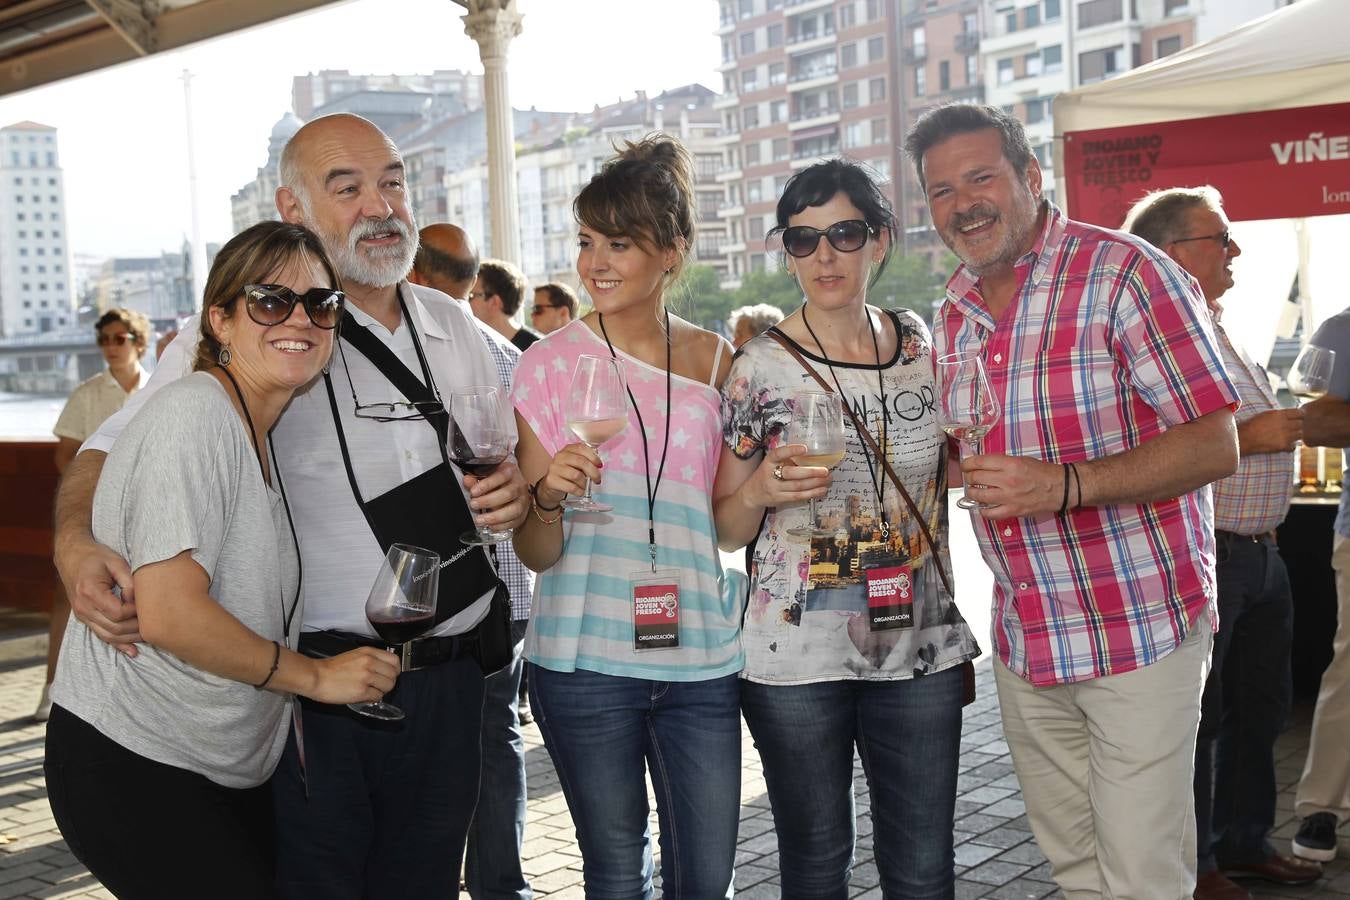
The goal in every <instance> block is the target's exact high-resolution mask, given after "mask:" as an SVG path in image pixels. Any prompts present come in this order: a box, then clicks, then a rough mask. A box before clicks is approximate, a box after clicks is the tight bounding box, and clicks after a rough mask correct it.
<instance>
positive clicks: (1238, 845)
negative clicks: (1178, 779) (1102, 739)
mask: <svg viewBox="0 0 1350 900" xmlns="http://www.w3.org/2000/svg"><path fill="white" fill-rule="evenodd" d="M1125 228H1126V230H1128V231H1129V232H1130V233H1131V234H1135V235H1138V236H1139V237H1141V238H1143V239H1144V240H1146V241H1148V242H1149V243H1150V244H1152V245H1153V246H1155V247H1157V248H1159V249H1160V250H1163V251H1164V252H1166V253H1167V255H1168V256H1170V257H1171V258H1172V259H1174V260H1176V262H1177V264H1178V265H1180V266H1181V267H1182V268H1183V269H1185V270H1186V271H1187V272H1189V273H1190V274H1191V275H1192V276H1194V277H1195V279H1196V281H1197V282H1198V283H1199V285H1200V289H1201V290H1202V291H1203V292H1204V295H1205V302H1206V303H1207V304H1208V305H1209V309H1210V312H1211V313H1212V314H1213V317H1214V333H1215V337H1217V338H1218V341H1219V348H1220V350H1221V352H1222V353H1223V361H1224V368H1225V369H1227V371H1228V377H1229V378H1231V379H1232V380H1233V383H1234V384H1235V385H1236V386H1237V389H1238V394H1239V396H1240V398H1241V402H1242V405H1241V407H1239V409H1238V412H1237V423H1238V426H1237V429H1238V450H1239V452H1240V454H1241V459H1240V460H1239V461H1238V470H1237V472H1236V473H1234V474H1233V475H1230V476H1229V477H1227V478H1225V479H1223V480H1222V481H1216V482H1215V483H1214V538H1215V544H1216V551H1217V554H1218V563H1217V569H1218V586H1219V630H1218V632H1216V634H1215V636H1214V654H1213V657H1212V662H1211V668H1210V673H1209V679H1208V680H1207V681H1206V682H1205V691H1204V694H1203V696H1202V698H1201V703H1200V732H1199V737H1198V739H1197V740H1196V744H1195V824H1196V845H1197V846H1196V857H1197V861H1198V864H1199V879H1198V883H1197V885H1196V889H1195V897H1196V898H1197V900H1230V898H1231V900H1242V898H1248V897H1250V896H1251V894H1249V893H1247V891H1246V890H1245V889H1244V888H1242V887H1241V886H1239V885H1238V884H1236V883H1234V882H1233V881H1231V880H1230V879H1229V878H1228V876H1230V875H1231V876H1233V877H1234V878H1238V877H1242V878H1261V879H1264V880H1266V881H1273V882H1276V883H1278V884H1305V883H1307V882H1309V881H1316V880H1317V879H1318V878H1319V877H1320V876H1321V874H1322V867H1321V866H1320V865H1319V864H1317V863H1315V862H1307V861H1304V860H1301V859H1295V858H1293V857H1290V856H1285V855H1283V854H1281V853H1278V852H1276V850H1275V848H1274V847H1273V846H1272V845H1271V843H1270V842H1269V841H1268V840H1267V839H1266V835H1267V834H1269V832H1270V829H1271V828H1272V827H1273V826H1274V824H1275V739H1276V738H1277V737H1279V734H1280V729H1281V728H1282V727H1283V725H1284V721H1285V717H1286V716H1287V715H1288V713H1289V702H1290V696H1291V694H1292V691H1293V686H1292V678H1291V674H1290V669H1289V653H1290V647H1291V645H1292V644H1293V639H1294V598H1293V593H1292V591H1291V590H1290V587H1289V573H1288V572H1287V571H1286V570H1285V567H1284V560H1282V559H1281V558H1280V553H1279V550H1278V549H1277V548H1276V546H1275V527H1276V526H1277V525H1279V524H1280V523H1281V522H1283V521H1284V517H1285V514H1286V513H1288V511H1289V497H1290V494H1291V492H1292V490H1293V486H1294V454H1293V450H1294V446H1295V445H1296V444H1297V443H1298V441H1299V439H1300V438H1301V437H1302V436H1303V411H1302V410H1300V409H1298V408H1297V407H1295V408H1293V409H1284V408H1282V407H1281V406H1280V405H1279V403H1278V401H1276V399H1275V392H1274V391H1273V390H1271V387H1270V381H1269V379H1268V378H1266V372H1265V370H1264V369H1263V368H1261V367H1260V366H1259V365H1257V364H1256V363H1254V362H1252V361H1251V360H1250V359H1249V358H1248V357H1247V355H1246V354H1245V353H1243V352H1242V351H1241V350H1239V349H1238V348H1237V347H1235V346H1233V343H1232V342H1231V341H1230V340H1229V339H1228V335H1227V334H1226V333H1225V332H1224V330H1223V326H1222V325H1221V324H1220V322H1219V318H1220V314H1221V313H1222V311H1223V307H1222V306H1220V304H1219V298H1220V297H1222V296H1223V294H1224V292H1226V291H1227V290H1228V289H1229V288H1230V287H1232V286H1233V271H1232V261H1233V258H1234V257H1235V256H1237V255H1239V254H1240V253H1241V252H1242V248H1241V247H1239V246H1238V243H1237V241H1236V240H1234V239H1233V237H1232V235H1230V234H1229V231H1228V219H1227V217H1226V216H1225V215H1224V212H1223V199H1222V198H1221V197H1220V196H1219V192H1218V191H1216V190H1214V189H1213V188H1211V187H1200V188H1169V189H1167V190H1162V191H1155V192H1153V193H1151V194H1149V195H1148V196H1146V197H1144V198H1143V199H1142V200H1140V201H1139V202H1138V203H1136V204H1135V206H1134V209H1132V210H1131V211H1130V214H1129V216H1128V217H1127V218H1126V220H1125Z"/></svg>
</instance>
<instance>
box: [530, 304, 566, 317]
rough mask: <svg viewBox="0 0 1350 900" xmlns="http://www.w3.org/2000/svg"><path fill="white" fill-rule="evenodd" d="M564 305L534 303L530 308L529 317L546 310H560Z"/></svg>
mask: <svg viewBox="0 0 1350 900" xmlns="http://www.w3.org/2000/svg"><path fill="white" fill-rule="evenodd" d="M566 305H567V304H566V303H536V304H535V305H534V306H531V307H530V315H532V316H537V315H540V314H542V313H543V311H544V310H546V309H562V308H563V307H564V306H566Z"/></svg>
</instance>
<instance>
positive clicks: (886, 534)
mask: <svg viewBox="0 0 1350 900" xmlns="http://www.w3.org/2000/svg"><path fill="white" fill-rule="evenodd" d="M881 539H882V540H883V541H889V540H890V539H891V523H890V522H887V521H886V520H885V519H884V518H883V519H882V520H881Z"/></svg>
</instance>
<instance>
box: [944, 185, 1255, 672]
mask: <svg viewBox="0 0 1350 900" xmlns="http://www.w3.org/2000/svg"><path fill="white" fill-rule="evenodd" d="M1046 207H1047V212H1046V215H1045V224H1044V227H1043V230H1042V232H1041V234H1040V237H1039V239H1038V240H1037V242H1036V244H1035V246H1034V247H1033V248H1032V249H1031V250H1030V251H1029V252H1028V253H1026V254H1025V255H1023V257H1022V258H1021V259H1020V260H1018V262H1017V264H1016V270H1017V274H1018V281H1019V287H1018V294H1017V296H1016V298H1015V299H1014V301H1013V303H1012V305H1011V306H1010V307H1009V308H1008V310H1007V311H1006V312H1005V314H1004V315H1003V317H1002V319H1001V320H1000V321H998V322H997V323H996V322H995V321H994V319H993V317H992V315H991V314H990V312H989V309H988V307H987V306H985V303H984V300H983V298H982V297H981V294H980V284H979V280H978V277H977V276H976V275H975V274H974V273H972V272H970V271H969V270H967V269H966V268H965V267H964V266H962V267H960V268H958V269H957V271H956V273H955V274H954V275H953V276H952V278H951V280H950V281H949V282H948V284H947V297H946V299H945V300H944V302H943V304H942V307H941V310H940V311H939V313H938V316H937V321H936V322H935V326H934V329H933V331H934V342H935V344H936V345H937V346H938V347H939V348H941V349H939V351H938V352H939V353H946V352H952V351H966V350H979V351H980V352H981V353H982V356H983V358H984V362H985V365H986V367H987V368H988V370H989V376H990V379H991V380H992V382H993V386H994V393H995V395H997V396H998V397H999V398H1000V400H1001V402H1002V405H1003V414H1002V417H1001V419H1000V421H999V423H998V424H997V425H995V426H994V429H993V430H992V431H990V432H989V434H988V435H987V436H986V437H985V442H984V451H985V452H987V453H1006V454H1009V455H1013V456H1034V457H1037V458H1039V459H1044V460H1047V461H1049V462H1054V463H1065V462H1079V461H1082V460H1091V459H1096V458H1099V457H1103V456H1108V455H1111V454H1114V453H1120V452H1122V451H1125V450H1129V449H1132V448H1134V447H1137V446H1139V445H1140V444H1142V443H1144V442H1145V441H1148V440H1149V439H1150V438H1153V437H1156V436H1157V435H1159V434H1161V433H1162V432H1164V431H1166V430H1167V429H1168V428H1169V427H1172V426H1174V425H1179V424H1182V423H1185V422H1189V421H1192V420H1194V419H1197V418H1199V417H1200V416H1203V415H1206V414H1207V413H1211V412H1214V411H1216V410H1219V409H1223V408H1224V407H1229V408H1234V407H1235V406H1236V400H1237V392H1236V390H1235V389H1234V387H1233V385H1232V383H1231V382H1230V381H1229V379H1228V376H1227V374H1226V373H1225V371H1224V367H1223V362H1222V357H1221V353H1220V350H1219V345H1218V343H1217V341H1216V340H1215V337H1214V333H1213V330H1212V328H1211V323H1210V318H1209V315H1208V313H1207V311H1206V307H1205V303H1204V299H1203V297H1202V296H1201V295H1200V292H1199V289H1198V286H1196V285H1195V284H1194V282H1193V280H1192V279H1191V278H1190V276H1189V275H1187V274H1186V272H1185V271H1183V270H1182V269H1181V268H1180V267H1178V266H1177V265H1176V264H1175V263H1174V262H1172V261H1171V260H1170V259H1168V258H1167V257H1166V256H1165V255H1163V254H1162V253H1161V252H1160V251H1158V250H1157V249H1155V248H1154V247H1152V246H1150V245H1148V244H1146V243H1144V242H1143V241H1140V240H1138V239H1136V238H1133V237H1131V236H1129V235H1124V234H1121V233H1119V232H1115V231H1108V230H1106V229H1102V228H1097V227H1095V226H1090V225H1085V224H1082V223H1079V222H1074V221H1072V220H1070V219H1068V218H1066V217H1065V216H1064V215H1063V214H1062V213H1061V212H1060V211H1059V210H1058V209H1056V208H1055V207H1054V206H1053V205H1051V204H1046ZM975 523H976V528H975V532H976V536H977V537H978V538H979V541H980V548H981V550H982V551H983V554H984V558H985V560H986V562H988V564H989V566H990V568H991V569H993V571H994V614H993V626H992V630H993V640H994V645H995V648H996V649H997V652H998V654H999V658H1000V659H1002V660H1003V662H1004V663H1005V664H1006V665H1007V666H1008V668H1009V669H1011V670H1012V671H1013V672H1015V673H1017V674H1018V675H1020V676H1021V677H1023V678H1025V679H1026V680H1027V681H1029V682H1031V683H1032V684H1035V685H1052V684H1063V683H1068V682H1074V681H1081V680H1084V679H1088V678H1096V677H1099V676H1103V675H1113V674H1119V673H1123V672H1129V671H1131V670H1133V669H1137V668H1140V667H1142V666H1146V665H1149V664H1150V663H1153V662H1156V661H1157V660H1159V659H1161V658H1162V657H1164V656H1166V655H1167V654H1168V653H1170V652H1171V651H1172V650H1173V649H1175V648H1176V647H1177V646H1178V645H1179V644H1180V643H1181V641H1182V639H1183V638H1184V637H1185V636H1186V633H1187V632H1188V631H1189V630H1190V628H1191V626H1192V625H1194V623H1195V622H1196V620H1197V619H1198V618H1199V616H1200V614H1201V613H1202V612H1204V611H1206V610H1208V611H1209V612H1210V614H1211V617H1210V621H1211V622H1213V621H1215V616H1214V612H1215V610H1214V598H1215V581H1214V532H1213V512H1212V509H1211V505H1210V503H1209V499H1208V495H1207V489H1205V490H1200V491H1194V492H1191V493H1189V494H1186V495H1183V496H1181V497H1177V498H1174V499H1171V500H1163V501H1159V502H1154V503H1143V504H1120V505H1115V506H1095V507H1086V508H1083V509H1077V510H1073V511H1071V512H1070V513H1069V514H1068V515H1066V516H1064V517H1060V516H1057V515H1044V516H1037V517H1022V518H1017V519H996V520H985V519H982V518H978V517H977V518H975Z"/></svg>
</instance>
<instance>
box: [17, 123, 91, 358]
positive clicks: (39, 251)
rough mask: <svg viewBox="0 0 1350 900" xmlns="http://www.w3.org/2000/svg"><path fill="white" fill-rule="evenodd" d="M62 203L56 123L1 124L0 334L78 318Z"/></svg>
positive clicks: (34, 329)
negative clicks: (54, 126)
mask: <svg viewBox="0 0 1350 900" xmlns="http://www.w3.org/2000/svg"><path fill="white" fill-rule="evenodd" d="M65 205H66V198H65V180H64V176H63V174H62V171H61V162H60V153H59V151H58V148H57V140H56V129H55V128H52V127H50V126H48V125H42V124H39V123H37V122H18V123H16V124H14V125H10V126H9V127H7V128H0V337H15V336H18V335H36V334H41V333H43V332H47V331H53V330H57V329H62V328H65V327H68V326H70V325H73V324H74V323H75V306H74V290H73V288H74V281H73V279H72V278H71V273H70V240H69V237H68V235H67V234H66V212H65Z"/></svg>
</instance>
